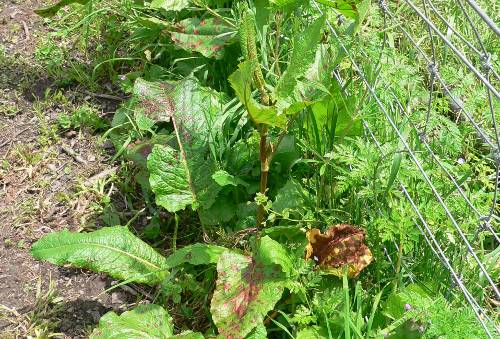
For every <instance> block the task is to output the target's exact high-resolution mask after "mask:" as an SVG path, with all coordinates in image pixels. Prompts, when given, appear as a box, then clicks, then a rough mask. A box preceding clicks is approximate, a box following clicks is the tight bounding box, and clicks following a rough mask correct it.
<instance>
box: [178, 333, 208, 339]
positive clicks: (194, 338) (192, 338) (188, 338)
mask: <svg viewBox="0 0 500 339" xmlns="http://www.w3.org/2000/svg"><path fill="white" fill-rule="evenodd" d="M170 338H171V339H174V338H175V339H205V337H204V336H203V334H201V333H200V332H193V331H184V332H182V333H179V334H177V335H174V336H171V337H170Z"/></svg>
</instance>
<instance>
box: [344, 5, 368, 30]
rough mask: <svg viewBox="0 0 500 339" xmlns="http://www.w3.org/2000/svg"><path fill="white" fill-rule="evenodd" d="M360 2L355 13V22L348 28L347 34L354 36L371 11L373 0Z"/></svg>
mask: <svg viewBox="0 0 500 339" xmlns="http://www.w3.org/2000/svg"><path fill="white" fill-rule="evenodd" d="M358 2H359V4H358V5H357V9H356V11H357V13H354V22H353V23H351V24H350V25H349V27H348V28H347V29H346V34H347V35H350V36H353V35H354V34H356V33H357V32H358V31H359V29H360V27H361V24H362V23H363V21H364V20H365V18H366V17H367V15H368V13H369V12H370V6H371V0H361V1H358Z"/></svg>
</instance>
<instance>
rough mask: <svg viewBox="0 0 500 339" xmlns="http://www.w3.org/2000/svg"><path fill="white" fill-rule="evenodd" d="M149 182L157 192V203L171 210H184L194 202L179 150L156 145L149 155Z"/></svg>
mask: <svg viewBox="0 0 500 339" xmlns="http://www.w3.org/2000/svg"><path fill="white" fill-rule="evenodd" d="M148 169H149V172H150V175H149V183H150V184H151V188H152V189H153V192H154V193H155V194H156V203H157V204H158V205H160V206H162V207H164V208H165V209H166V210H167V211H169V212H177V211H180V210H183V209H184V208H186V207H187V206H189V205H192V204H194V202H195V197H194V196H193V193H192V191H191V187H190V182H189V179H188V176H187V175H186V173H187V172H188V171H186V168H185V167H184V164H183V162H182V160H181V158H180V156H179V152H178V151H176V150H174V149H173V148H171V147H168V146H163V145H155V146H154V147H153V151H152V152H151V154H150V155H149V157H148Z"/></svg>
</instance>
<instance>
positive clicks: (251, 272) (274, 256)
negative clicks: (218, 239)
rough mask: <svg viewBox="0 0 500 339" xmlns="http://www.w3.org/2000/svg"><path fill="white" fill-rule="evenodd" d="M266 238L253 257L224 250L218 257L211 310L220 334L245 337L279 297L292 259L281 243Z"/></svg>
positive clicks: (260, 321)
mask: <svg viewBox="0 0 500 339" xmlns="http://www.w3.org/2000/svg"><path fill="white" fill-rule="evenodd" d="M265 238H266V239H265V240H264V238H263V239H261V242H260V245H259V246H258V248H257V253H255V255H254V257H249V256H245V255H241V254H238V253H234V252H230V251H227V252H224V253H223V254H222V255H221V256H220V258H219V262H218V263H217V286H216V288H215V292H214V295H213V297H212V304H211V307H210V310H211V313H212V319H213V321H214V323H215V324H216V325H217V328H218V329H219V333H220V336H221V337H225V338H229V337H232V338H244V337H245V336H246V335H247V334H249V333H250V332H251V331H252V329H254V328H255V327H256V326H258V325H259V324H262V321H263V319H264V316H265V315H266V314H267V312H269V311H271V310H272V309H273V308H274V305H275V304H276V303H277V302H278V300H279V299H280V298H281V294H282V293H283V290H284V285H285V282H286V275H285V274H284V273H283V272H286V271H289V270H290V269H291V261H290V258H289V257H288V255H286V251H285V250H284V249H282V248H281V249H279V247H278V246H281V245H279V244H278V243H276V242H275V241H274V240H272V239H271V238H269V237H265ZM276 244H277V245H276Z"/></svg>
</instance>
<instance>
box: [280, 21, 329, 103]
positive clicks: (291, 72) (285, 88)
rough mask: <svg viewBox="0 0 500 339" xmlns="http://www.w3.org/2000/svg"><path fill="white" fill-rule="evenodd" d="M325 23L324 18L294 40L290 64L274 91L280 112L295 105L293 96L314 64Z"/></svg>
mask: <svg viewBox="0 0 500 339" xmlns="http://www.w3.org/2000/svg"><path fill="white" fill-rule="evenodd" d="M324 23H325V17H324V16H322V17H320V18H318V19H316V20H315V21H314V22H313V23H312V24H311V25H310V26H309V27H307V28H306V29H305V30H304V31H302V32H300V33H299V34H297V35H296V36H295V38H294V39H293V51H292V56H291V57H290V63H289V65H288V67H287V69H286V71H285V73H284V74H283V76H282V77H281V78H280V80H279V81H278V84H277V85H276V88H275V90H274V97H275V99H276V100H277V104H276V105H277V106H278V108H279V109H280V111H281V110H284V109H286V108H288V107H290V106H291V105H292V104H293V103H294V102H293V96H292V95H293V91H294V89H295V86H296V85H297V79H298V78H300V77H302V76H303V75H304V74H305V73H306V71H307V70H308V69H309V68H310V67H311V65H312V64H313V63H314V60H315V58H316V50H317V48H318V44H319V41H320V40H321V30H322V28H323V25H324Z"/></svg>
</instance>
